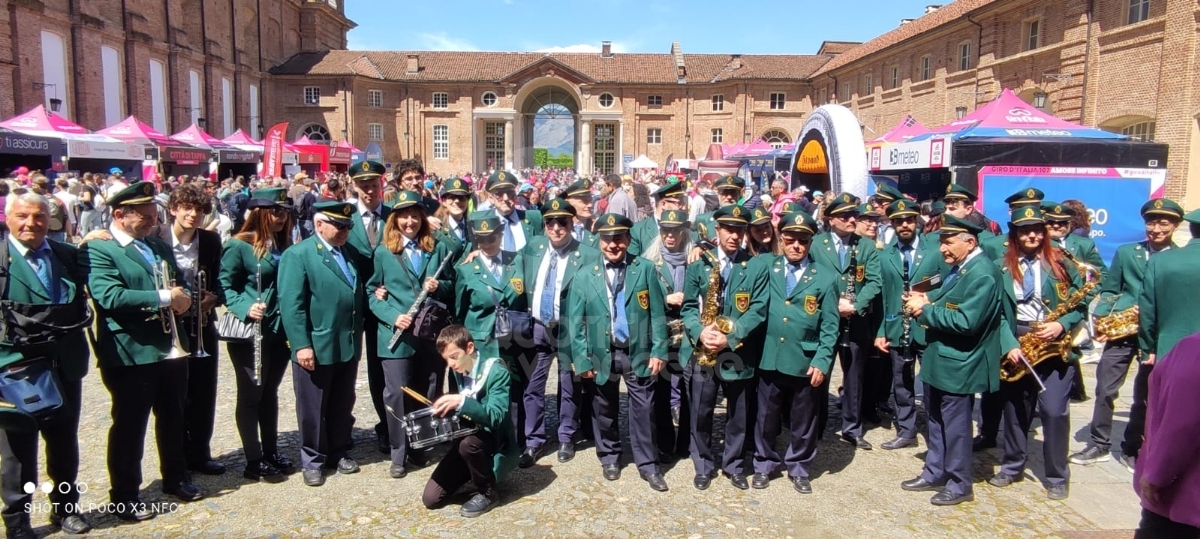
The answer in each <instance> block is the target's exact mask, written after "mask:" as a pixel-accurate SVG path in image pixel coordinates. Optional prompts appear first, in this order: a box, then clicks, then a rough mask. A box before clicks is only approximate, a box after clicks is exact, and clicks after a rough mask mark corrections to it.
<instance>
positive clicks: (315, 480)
mask: <svg viewBox="0 0 1200 539" xmlns="http://www.w3.org/2000/svg"><path fill="white" fill-rule="evenodd" d="M304 484H305V485H308V486H310V487H319V486H321V485H324V484H325V472H324V470H322V469H320V468H305V469H304Z"/></svg>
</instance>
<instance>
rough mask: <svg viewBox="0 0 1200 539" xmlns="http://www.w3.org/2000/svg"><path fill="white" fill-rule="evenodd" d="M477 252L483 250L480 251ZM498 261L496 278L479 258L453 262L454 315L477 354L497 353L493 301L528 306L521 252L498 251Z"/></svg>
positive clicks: (524, 308)
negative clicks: (499, 270) (499, 273)
mask: <svg viewBox="0 0 1200 539" xmlns="http://www.w3.org/2000/svg"><path fill="white" fill-rule="evenodd" d="M479 256H483V254H482V253H480V255H479ZM500 263H501V265H503V266H504V275H503V277H502V279H501V280H500V281H499V282H497V281H496V278H495V277H494V276H493V275H492V272H490V271H488V269H487V266H485V265H484V264H483V261H482V260H480V259H475V260H472V261H470V262H464V263H462V264H459V265H458V266H455V272H456V273H457V276H456V277H455V285H456V287H457V290H456V294H457V299H456V300H455V303H454V315H455V317H456V318H457V319H459V320H462V323H463V325H464V326H466V327H467V331H469V332H470V333H471V338H472V339H473V340H474V341H475V348H476V349H478V350H479V354H480V357H500V355H501V350H500V344H499V341H497V340H496V337H495V332H496V304H497V303H498V304H499V305H500V306H501V307H504V308H506V309H508V310H510V311H528V310H529V302H528V301H527V299H526V294H525V280H524V274H523V273H522V270H521V267H522V263H521V255H519V254H516V253H510V252H507V251H501V252H500ZM493 295H494V296H495V300H494V301H493V299H492V297H493ZM410 301H411V300H410ZM393 320H395V318H393ZM389 335H390V334H389ZM389 338H390V337H389ZM384 346H387V343H384Z"/></svg>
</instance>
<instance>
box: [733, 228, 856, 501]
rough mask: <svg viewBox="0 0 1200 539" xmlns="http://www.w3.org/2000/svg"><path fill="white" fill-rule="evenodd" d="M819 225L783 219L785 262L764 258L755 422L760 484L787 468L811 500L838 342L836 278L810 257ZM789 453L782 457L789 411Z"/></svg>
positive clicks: (757, 480)
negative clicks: (824, 393)
mask: <svg viewBox="0 0 1200 539" xmlns="http://www.w3.org/2000/svg"><path fill="white" fill-rule="evenodd" d="M816 229H817V222H816V221H815V220H814V219H813V218H812V216H810V215H808V214H807V213H805V212H803V211H799V212H795V213H788V214H784V215H782V216H780V219H779V242H780V245H781V246H782V248H783V255H780V256H776V255H769V254H768V255H760V256H765V257H768V258H764V259H763V260H762V261H761V263H762V264H764V265H765V266H769V267H770V268H771V269H770V270H769V271H768V273H767V283H768V284H767V294H768V298H769V299H768V301H767V305H768V306H767V316H766V331H765V334H766V339H765V343H764V348H763V354H762V359H761V360H760V362H759V366H758V368H759V371H758V374H759V378H758V414H757V421H755V422H754V442H755V443H754V446H755V450H754V480H753V482H752V483H751V486H753V487H754V488H756V489H763V488H767V485H768V483H770V480H771V475H772V474H774V473H776V472H778V471H779V468H780V467H781V466H783V467H786V468H787V472H788V477H789V479H790V480H791V482H792V488H794V489H796V491H797V492H800V493H801V494H811V493H812V484H811V483H810V482H809V479H808V478H809V471H810V466H811V465H812V462H813V460H814V459H816V456H817V432H816V430H817V410H816V407H817V406H818V403H823V402H824V399H818V398H816V395H815V393H816V392H817V391H819V390H820V388H821V387H822V386H823V385H824V382H825V377H826V376H828V375H829V371H830V369H832V368H833V354H834V346H835V345H836V344H837V338H838V315H837V304H838V299H839V295H838V291H837V274H836V273H835V272H833V271H830V270H828V269H826V268H820V267H817V265H816V264H813V262H812V257H810V256H809V255H808V248H809V246H811V245H812V238H813V233H814V232H816ZM787 402H791V407H790V409H789V410H790V413H789V414H788V420H789V423H788V433H789V436H788V439H789V442H788V447H787V453H786V454H785V455H783V456H781V455H780V454H779V452H777V451H776V450H775V439H776V438H777V437H778V436H779V430H780V426H781V425H780V418H781V415H782V412H783V405H784V403H787Z"/></svg>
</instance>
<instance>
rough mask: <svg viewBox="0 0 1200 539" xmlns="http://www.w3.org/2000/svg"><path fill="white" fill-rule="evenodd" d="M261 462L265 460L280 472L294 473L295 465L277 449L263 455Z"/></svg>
mask: <svg viewBox="0 0 1200 539" xmlns="http://www.w3.org/2000/svg"><path fill="white" fill-rule="evenodd" d="M263 462H266V463H267V464H270V465H271V466H274V467H275V469H277V470H279V472H280V473H282V474H294V473H296V465H295V464H292V461H291V460H290V459H288V458H287V457H285V456H283V454H282V453H280V452H279V451H273V452H271V453H268V454H266V455H263Z"/></svg>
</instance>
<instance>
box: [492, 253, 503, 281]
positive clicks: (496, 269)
mask: <svg viewBox="0 0 1200 539" xmlns="http://www.w3.org/2000/svg"><path fill="white" fill-rule="evenodd" d="M503 276H504V266H503V265H501V264H500V257H499V256H497V257H494V258H492V277H493V278H494V279H496V283H500V282H502V281H501V280H500V278H501V277H503Z"/></svg>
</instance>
